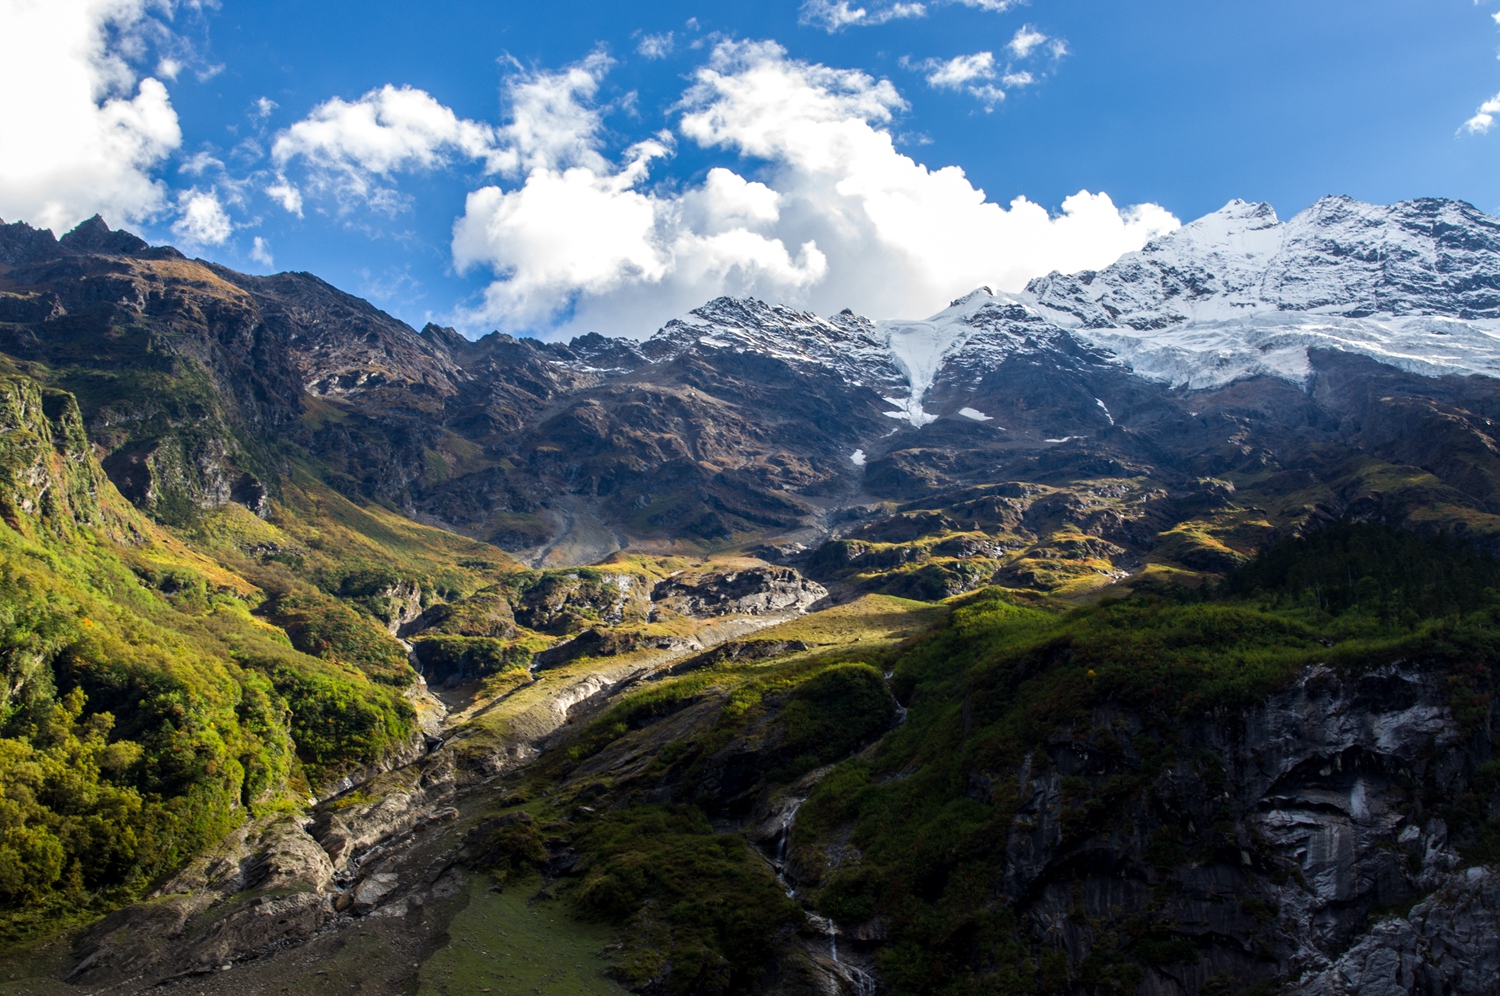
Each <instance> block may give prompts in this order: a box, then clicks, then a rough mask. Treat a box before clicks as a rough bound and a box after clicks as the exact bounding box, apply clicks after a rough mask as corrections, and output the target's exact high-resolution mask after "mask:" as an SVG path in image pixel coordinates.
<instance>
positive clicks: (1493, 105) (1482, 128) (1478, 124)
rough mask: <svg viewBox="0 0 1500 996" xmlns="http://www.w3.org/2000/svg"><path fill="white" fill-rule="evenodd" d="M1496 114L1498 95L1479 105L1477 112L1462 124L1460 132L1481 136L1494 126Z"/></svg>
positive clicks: (1499, 112) (1498, 107)
mask: <svg viewBox="0 0 1500 996" xmlns="http://www.w3.org/2000/svg"><path fill="white" fill-rule="evenodd" d="M1496 114H1500V93H1497V94H1495V95H1494V96H1493V97H1491V98H1490V99H1489V100H1486V101H1485V102H1484V103H1482V104H1480V105H1479V110H1478V111H1477V112H1476V113H1475V114H1474V116H1473V117H1472V118H1470V119H1469V120H1467V121H1465V122H1464V123H1463V127H1462V128H1461V129H1460V130H1461V131H1467V132H1468V133H1469V134H1470V135H1483V134H1484V133H1485V132H1487V131H1489V130H1490V129H1491V128H1493V127H1494V126H1495V115H1496Z"/></svg>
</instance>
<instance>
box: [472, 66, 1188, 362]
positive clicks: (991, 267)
mask: <svg viewBox="0 0 1500 996" xmlns="http://www.w3.org/2000/svg"><path fill="white" fill-rule="evenodd" d="M991 71H993V68H992V69H991ZM568 72H572V70H569V71H568ZM566 75H567V73H563V74H557V77H548V76H545V75H538V76H536V77H533V78H529V79H526V80H523V81H521V82H520V83H518V84H516V87H517V89H521V88H524V87H527V86H532V87H536V88H538V89H539V90H547V91H550V92H557V88H559V87H560V88H561V89H562V90H563V91H565V92H566V93H567V95H568V99H567V100H566V101H563V102H561V103H554V104H552V105H551V110H553V111H555V112H556V113H557V115H558V120H559V121H562V122H568V125H567V128H564V129H563V130H564V131H566V130H567V129H572V140H571V141H563V140H562V138H563V136H562V135H561V133H556V134H554V139H555V141H553V142H552V143H550V147H552V148H565V149H568V150H570V151H569V153H568V155H567V156H566V157H564V158H562V159H557V158H549V157H548V156H541V155H536V156H532V157H530V158H529V159H526V158H525V157H522V156H520V155H519V153H517V161H518V163H519V162H523V161H524V162H529V165H527V166H525V167H518V168H520V170H521V172H520V173H518V174H517V176H518V179H519V181H520V182H519V183H518V184H517V185H514V186H511V187H510V188H509V189H506V188H503V187H501V186H499V185H495V186H486V187H484V188H482V189H480V190H477V191H475V192H474V193H472V194H470V195H469V198H468V202H467V205H466V210H465V213H464V215H463V217H461V218H460V219H459V220H458V222H457V223H456V224H455V226H454V239H453V251H454V259H455V262H456V264H457V265H458V266H459V268H460V269H461V270H465V271H468V270H472V269H475V268H480V267H482V268H486V269H489V270H490V271H492V272H493V273H494V274H495V279H494V280H493V281H492V282H491V284H490V285H489V287H488V288H487V290H486V292H485V294H484V300H483V302H482V303H481V304H479V305H477V306H476V307H475V308H474V309H473V310H471V311H470V312H468V313H466V314H464V315H461V316H458V320H459V321H460V323H461V324H464V325H465V326H466V327H469V328H471V329H473V330H475V331H482V330H484V329H486V328H488V327H493V326H497V325H498V326H499V327H502V328H507V329H510V330H517V331H518V330H525V329H546V328H547V327H548V326H549V325H551V326H553V327H554V328H555V329H556V330H557V331H559V332H561V333H563V334H568V333H574V332H582V331H588V330H592V329H598V330H599V331H604V332H610V333H623V334H634V335H643V334H647V333H649V332H650V331H652V330H654V329H655V328H656V327H657V326H658V325H659V324H660V323H661V322H662V321H663V320H664V319H665V318H667V317H670V316H671V315H672V314H676V313H680V312H682V311H685V310H687V309H689V308H692V307H695V306H697V305H698V304H701V303H702V302H703V301H705V300H707V299H709V298H711V297H713V296H715V295H717V294H721V293H733V294H755V295H757V296H761V297H766V298H770V299H772V300H777V301H784V302H787V303H791V304H796V305H800V306H805V307H813V308H816V309H818V310H822V311H834V310H837V309H838V308H841V307H844V306H846V305H848V306H851V307H854V308H855V309H856V310H858V311H860V312H862V313H865V314H870V315H872V316H875V317H894V316H905V317H911V316H916V315H923V314H928V313H931V312H933V311H936V310H937V309H938V308H940V307H941V306H942V305H943V304H944V303H946V302H947V301H948V300H951V299H952V298H953V297H955V296H957V295H959V294H962V293H966V292H967V291H969V290H972V289H973V288H974V287H977V286H980V285H982V284H989V285H991V286H998V287H1001V288H1003V289H1008V290H1016V289H1019V288H1020V287H1022V286H1023V285H1024V284H1025V283H1026V281H1027V280H1029V279H1030V278H1032V277H1035V276H1038V275H1040V274H1044V273H1046V272H1048V271H1050V270H1053V269H1060V270H1069V271H1071V270H1079V269H1085V268H1098V267H1102V266H1105V265H1107V264H1108V263H1110V262H1112V261H1113V260H1114V259H1116V258H1118V257H1119V256H1120V254H1122V253H1124V252H1128V251H1131V250H1134V249H1139V248H1140V247H1141V246H1142V245H1144V244H1145V242H1146V241H1147V240H1148V239H1149V238H1151V237H1152V236H1154V235H1157V234H1159V233H1161V232H1164V231H1168V230H1170V229H1172V228H1174V227H1176V225H1177V219H1175V218H1173V217H1172V216H1171V215H1170V214H1168V213H1167V212H1166V211H1165V210H1163V209H1162V208H1160V207H1157V206H1156V205H1151V204H1147V205H1141V206H1138V207H1134V208H1127V209H1124V210H1121V209H1119V208H1117V207H1116V206H1115V204H1114V203H1113V202H1112V201H1111V200H1110V198H1109V197H1108V196H1107V195H1105V194H1102V193H1098V194H1095V193H1090V192H1088V191H1080V192H1079V193H1077V194H1074V195H1073V196H1072V197H1069V198H1068V199H1066V200H1065V201H1064V202H1063V204H1062V210H1061V212H1060V213H1059V214H1058V215H1056V216H1053V215H1051V214H1049V213H1048V211H1047V210H1046V209H1044V208H1043V207H1041V206H1040V205H1037V204H1035V203H1032V202H1030V201H1028V200H1026V199H1025V198H1017V199H1015V200H1013V201H1011V203H1010V204H1009V205H1008V206H1002V205H1000V204H996V203H994V202H991V201H989V200H987V199H986V196H985V194H984V192H983V191H981V190H978V189H976V188H975V187H974V186H973V185H972V184H971V183H970V182H969V180H968V178H967V177H966V176H965V175H964V172H963V171H962V170H961V169H959V168H958V167H955V166H948V167H944V168H941V169H935V170H934V169H929V168H927V167H926V166H924V165H922V164H920V163H917V162H915V161H914V160H913V159H911V158H910V157H909V156H907V155H905V154H903V153H902V152H901V151H899V150H898V149H897V148H896V147H895V143H894V140H893V138H892V134H891V130H890V128H891V125H892V124H893V122H894V119H895V117H896V115H897V114H898V113H900V112H901V111H902V110H904V109H905V106H906V105H905V102H904V101H903V100H902V98H901V96H900V94H899V93H898V92H897V91H896V89H895V87H894V86H892V85H891V83H890V82H889V81H886V80H877V79H874V78H872V77H870V76H868V75H866V74H864V73H861V72H858V71H853V70H841V69H833V68H829V67H827V66H823V65H818V64H812V63H806V62H800V61H796V60H793V59H790V58H788V57H787V55H786V52H785V51H784V50H783V49H782V48H781V47H780V46H778V45H775V44H774V43H747V42H723V43H720V44H719V45H718V47H717V48H716V49H715V51H714V53H713V56H712V58H711V59H710V61H709V63H708V64H707V65H705V66H703V67H701V68H700V69H699V70H698V71H697V73H696V74H695V76H694V81H693V83H692V85H691V86H690V88H689V89H688V91H687V93H686V94H685V95H684V97H683V99H682V101H681V104H680V109H681V110H682V111H683V115H682V118H681V120H680V124H679V132H680V135H681V136H682V137H683V138H685V139H687V140H689V141H692V142H694V143H696V144H698V145H700V146H702V147H704V148H706V149H711V150H712V149H718V150H724V151H728V152H732V153H734V154H736V155H737V156H739V157H741V158H742V159H743V160H745V161H747V162H748V163H749V164H750V165H751V166H753V167H755V168H757V170H758V173H759V176H758V179H756V180H751V179H747V178H746V177H745V176H743V175H741V174H740V173H737V172H735V171H733V170H730V169H727V168H724V167H718V168H715V169H713V170H711V171H710V172H709V173H708V175H707V177H706V178H705V180H704V182H703V183H702V184H701V185H700V186H697V187H692V188H689V189H686V190H680V189H671V188H655V189H653V188H652V187H651V186H650V185H649V184H648V181H649V176H648V174H649V172H650V169H651V164H652V163H653V162H654V161H655V160H657V159H659V158H661V157H664V156H668V155H670V154H671V145H672V142H671V138H672V137H671V136H669V135H668V136H658V137H657V138H655V139H652V140H649V141H647V142H643V143H639V144H638V145H636V146H634V147H633V148H632V149H630V150H628V151H627V152H626V154H625V155H624V156H623V157H622V159H621V160H620V161H619V162H618V163H615V162H611V161H609V160H607V159H606V158H605V157H604V155H603V154H602V152H601V151H600V149H601V148H602V146H601V135H602V134H603V125H602V114H603V111H602V110H601V109H600V108H598V107H596V106H595V105H594V104H593V103H591V101H590V99H589V98H591V97H592V95H593V93H594V92H595V90H596V88H597V76H596V77H594V86H592V87H590V86H582V87H579V86H574V87H568V86H566V85H565V84H563V83H562V82H560V81H559V79H558V77H565V76H566ZM514 106H515V107H516V109H517V113H518V115H519V114H522V113H524V114H526V115H531V116H534V115H535V114H536V113H538V108H537V107H536V106H534V105H528V104H526V103H525V102H524V101H515V102H514ZM518 124H519V121H518V122H517V123H516V124H513V125H510V126H508V127H507V129H505V132H506V133H507V134H511V135H519V134H531V133H533V132H546V133H549V134H553V133H554V131H555V129H554V128H551V127H548V126H545V125H544V124H543V123H542V122H540V121H538V120H535V119H534V118H533V119H532V120H528V121H527V123H526V127H525V128H524V129H523V128H518V127H517V125H518ZM789 247H795V248H794V249H793V248H789Z"/></svg>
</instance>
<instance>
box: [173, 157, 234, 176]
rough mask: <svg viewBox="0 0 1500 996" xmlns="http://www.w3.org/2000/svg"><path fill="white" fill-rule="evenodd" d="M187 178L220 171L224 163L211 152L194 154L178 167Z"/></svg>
mask: <svg viewBox="0 0 1500 996" xmlns="http://www.w3.org/2000/svg"><path fill="white" fill-rule="evenodd" d="M178 168H179V169H180V170H181V171H182V172H184V173H186V174H188V175H189V176H202V175H203V174H204V173H206V172H208V171H209V170H222V169H223V168H224V161H223V160H222V159H219V158H218V157H217V156H215V155H214V154H213V153H211V152H201V151H200V152H194V153H193V154H192V155H190V156H188V157H187V159H185V160H183V163H182V165H181V166H180V167H178Z"/></svg>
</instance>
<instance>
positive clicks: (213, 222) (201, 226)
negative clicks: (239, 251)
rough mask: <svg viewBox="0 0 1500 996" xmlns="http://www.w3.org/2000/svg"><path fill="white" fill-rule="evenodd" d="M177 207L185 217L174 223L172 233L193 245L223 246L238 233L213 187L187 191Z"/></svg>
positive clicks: (180, 196)
mask: <svg viewBox="0 0 1500 996" xmlns="http://www.w3.org/2000/svg"><path fill="white" fill-rule="evenodd" d="M177 207H178V210H179V211H180V212H181V215H180V217H178V219H177V220H176V221H175V222H173V223H172V231H173V232H174V233H175V234H176V235H177V236H178V237H180V238H182V239H183V240H185V241H186V242H188V243H190V244H192V245H196V246H221V245H223V244H224V243H225V242H227V241H229V236H230V235H232V234H234V223H233V222H231V221H230V220H229V215H228V214H227V213H226V212H225V211H224V205H223V204H221V203H220V202H219V193H218V191H217V190H214V189H213V188H209V189H208V190H199V189H198V188H197V187H194V188H193V189H191V190H184V191H183V192H182V193H181V194H179V195H178V197H177Z"/></svg>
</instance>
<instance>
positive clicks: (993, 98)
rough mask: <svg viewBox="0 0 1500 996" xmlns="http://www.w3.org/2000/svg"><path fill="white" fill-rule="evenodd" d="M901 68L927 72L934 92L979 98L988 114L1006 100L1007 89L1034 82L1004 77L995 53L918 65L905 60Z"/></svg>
mask: <svg viewBox="0 0 1500 996" xmlns="http://www.w3.org/2000/svg"><path fill="white" fill-rule="evenodd" d="M902 64H903V65H904V66H906V67H907V68H909V69H920V70H924V71H925V72H926V74H927V85H928V86H930V87H932V88H933V89H935V90H955V91H962V92H964V93H967V94H969V95H970V96H973V97H977V98H978V99H979V100H980V101H981V102H983V103H984V106H985V110H987V111H989V110H993V109H994V108H995V105H996V104H998V103H1000V102H1001V101H1002V100H1004V99H1005V88H1006V87H1016V86H1023V85H1025V84H1026V83H1030V82H1031V74H1030V73H1020V74H1017V73H1014V72H1007V73H1006V74H1005V75H1004V76H1003V77H1001V76H1000V70H999V68H998V66H997V65H996V64H995V53H993V52H975V53H974V54H973V55H960V56H955V57H954V58H952V59H926V60H924V61H922V62H919V63H913V62H911V61H910V60H902ZM996 77H1000V83H1001V85H1000V86H996V85H995V84H994V83H993V82H991V81H993V80H995V79H996ZM1023 77H1024V79H1023Z"/></svg>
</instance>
